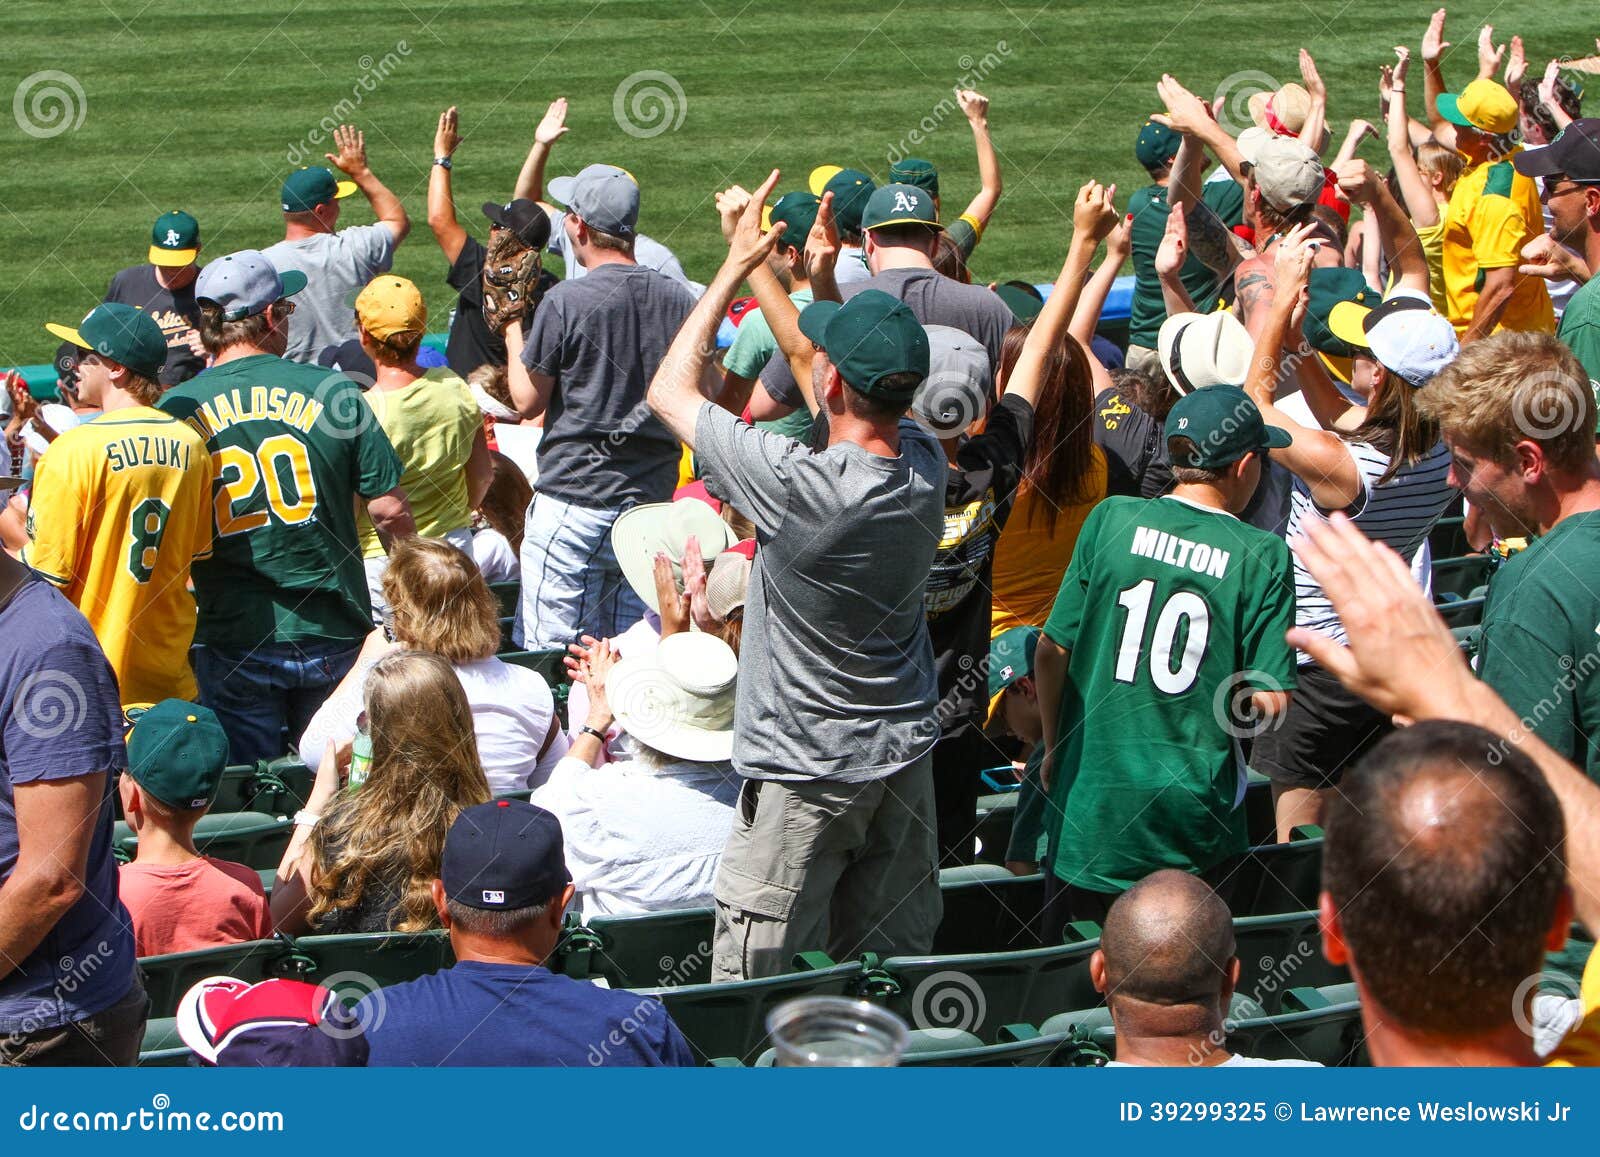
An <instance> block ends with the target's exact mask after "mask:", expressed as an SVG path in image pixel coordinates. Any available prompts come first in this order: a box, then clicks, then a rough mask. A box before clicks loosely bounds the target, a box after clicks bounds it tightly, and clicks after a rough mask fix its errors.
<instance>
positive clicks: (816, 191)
mask: <svg viewBox="0 0 1600 1157" xmlns="http://www.w3.org/2000/svg"><path fill="white" fill-rule="evenodd" d="M842 172H844V167H843V166H842V165H818V166H817V167H816V168H814V169H812V170H811V175H810V176H809V177H807V178H806V188H808V189H810V190H811V192H812V193H813V195H815V196H818V197H820V196H822V190H824V189H826V188H827V187H828V182H829V181H831V180H833V179H834V178H835V177H836V176H838V175H839V174H840V173H842Z"/></svg>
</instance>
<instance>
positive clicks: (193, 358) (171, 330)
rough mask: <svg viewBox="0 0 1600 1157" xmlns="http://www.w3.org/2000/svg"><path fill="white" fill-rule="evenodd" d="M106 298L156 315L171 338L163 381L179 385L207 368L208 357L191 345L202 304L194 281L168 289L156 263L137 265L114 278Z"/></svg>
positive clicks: (164, 334)
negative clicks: (157, 273) (198, 300)
mask: <svg viewBox="0 0 1600 1157" xmlns="http://www.w3.org/2000/svg"><path fill="white" fill-rule="evenodd" d="M106 300H107V301H112V302H117V303H118V304H120V305H131V306H133V307H135V308H136V309H142V310H144V312H146V313H148V314H149V315H150V316H151V317H153V318H155V320H156V324H157V325H159V326H160V327H161V333H162V336H164V337H165V338H166V339H167V362H166V365H164V366H162V367H161V384H162V385H163V386H175V385H177V384H178V383H179V382H186V381H188V380H189V379H190V378H192V377H194V376H195V375H196V374H198V373H199V372H200V371H201V370H203V369H205V368H206V360H205V358H203V357H199V356H197V355H196V354H195V352H194V351H193V350H192V349H190V348H189V337H190V335H192V334H194V333H195V332H196V328H195V327H197V326H198V325H199V324H200V307H199V306H198V305H196V304H195V300H194V281H190V282H189V284H188V285H185V286H184V287H183V288H182V289H168V288H166V287H165V286H164V285H162V284H161V283H160V282H159V281H157V280H156V267H155V266H154V265H135V266H133V267H132V268H131V269H123V270H121V271H119V272H118V273H117V274H116V276H114V277H113V278H112V279H111V285H110V287H109V288H108V289H107V290H106Z"/></svg>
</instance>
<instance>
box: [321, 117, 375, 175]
mask: <svg viewBox="0 0 1600 1157" xmlns="http://www.w3.org/2000/svg"><path fill="white" fill-rule="evenodd" d="M333 147H334V148H336V149H338V150H339V151H338V152H337V153H324V154H323V155H324V156H325V157H327V158H328V160H329V161H330V162H332V164H333V167H334V168H336V169H338V170H339V171H340V172H341V173H343V174H344V175H345V176H347V177H359V176H361V175H363V174H364V173H366V172H367V171H368V169H367V135H366V134H365V133H363V132H362V131H361V130H360V129H358V128H356V126H355V125H340V126H339V127H338V128H336V129H334V130H333Z"/></svg>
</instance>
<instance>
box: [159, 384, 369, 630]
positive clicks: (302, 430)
mask: <svg viewBox="0 0 1600 1157" xmlns="http://www.w3.org/2000/svg"><path fill="white" fill-rule="evenodd" d="M158 405H159V407H160V408H161V409H163V410H165V411H166V412H167V413H169V414H172V415H173V416H174V417H178V418H182V419H184V420H185V421H187V422H188V423H189V424H190V425H191V426H193V427H194V428H195V429H196V430H198V431H199V432H200V434H201V435H202V436H203V437H204V438H205V439H206V448H207V449H208V450H209V451H210V452H211V462H212V471H213V474H214V481H213V483H212V489H213V492H214V495H215V500H214V503H213V517H214V529H215V541H214V544H213V549H212V553H211V557H210V558H207V559H199V560H196V562H195V564H194V567H193V570H192V572H191V573H192V575H193V578H194V589H195V601H196V603H197V604H198V606H199V611H200V618H199V625H198V627H197V629H196V630H195V642H197V643H203V644H207V645H209V646H214V647H218V648H221V649H223V650H230V651H242V650H249V649H251V648H253V647H257V646H260V645H262V644H267V643H274V642H276V643H285V642H301V641H307V640H313V639H334V640H344V639H349V640H355V639H360V638H361V637H363V636H364V635H366V634H367V632H368V631H370V630H371V629H372V606H371V601H370V599H369V597H368V595H367V580H366V573H365V571H364V570H363V568H362V565H361V548H360V544H359V543H358V541H357V539H356V513H355V507H356V500H357V498H358V497H360V498H376V497H377V496H378V495H380V494H385V493H387V492H388V491H390V490H392V489H394V487H395V486H396V485H397V484H398V483H399V481H400V458H399V456H398V455H396V454H395V452H394V447H393V446H391V445H390V444H389V439H388V436H387V435H385V434H384V432H383V427H382V426H380V425H378V422H377V419H376V418H375V417H374V416H373V413H372V408H371V407H370V406H369V405H367V401H366V399H365V398H364V397H362V396H361V387H360V386H358V385H356V383H355V382H353V381H351V380H350V379H349V378H347V377H345V376H344V375H343V374H341V373H339V372H338V371H336V370H329V369H324V368H323V367H321V366H311V365H303V364H301V363H299V362H291V361H285V360H284V359H282V358H275V357H272V356H270V355H268V354H255V355H252V356H250V357H244V358H240V359H238V360H237V361H232V362H227V363H226V364H224V365H220V366H216V367H214V368H212V369H209V370H206V371H205V372H204V373H201V374H199V375H197V376H196V377H193V378H191V379H189V381H187V382H184V383H183V384H182V385H180V386H175V387H174V388H172V389H171V390H168V391H167V392H166V393H165V394H163V395H162V396H161V400H160V402H159V403H158Z"/></svg>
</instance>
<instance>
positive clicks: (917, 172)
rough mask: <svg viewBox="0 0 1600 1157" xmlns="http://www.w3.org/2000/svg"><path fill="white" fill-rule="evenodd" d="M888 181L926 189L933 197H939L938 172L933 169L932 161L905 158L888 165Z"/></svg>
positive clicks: (919, 158)
mask: <svg viewBox="0 0 1600 1157" xmlns="http://www.w3.org/2000/svg"><path fill="white" fill-rule="evenodd" d="M889 180H891V181H893V182H895V183H896V184H900V185H915V186H916V187H917V188H919V189H926V190H928V192H930V193H932V194H933V195H934V196H935V197H937V196H938V195H939V170H938V169H936V168H934V167H933V162H932V161H925V160H923V159H922V158H921V157H906V158H905V159H904V160H901V161H896V162H895V163H894V164H892V165H890V166H889Z"/></svg>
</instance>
